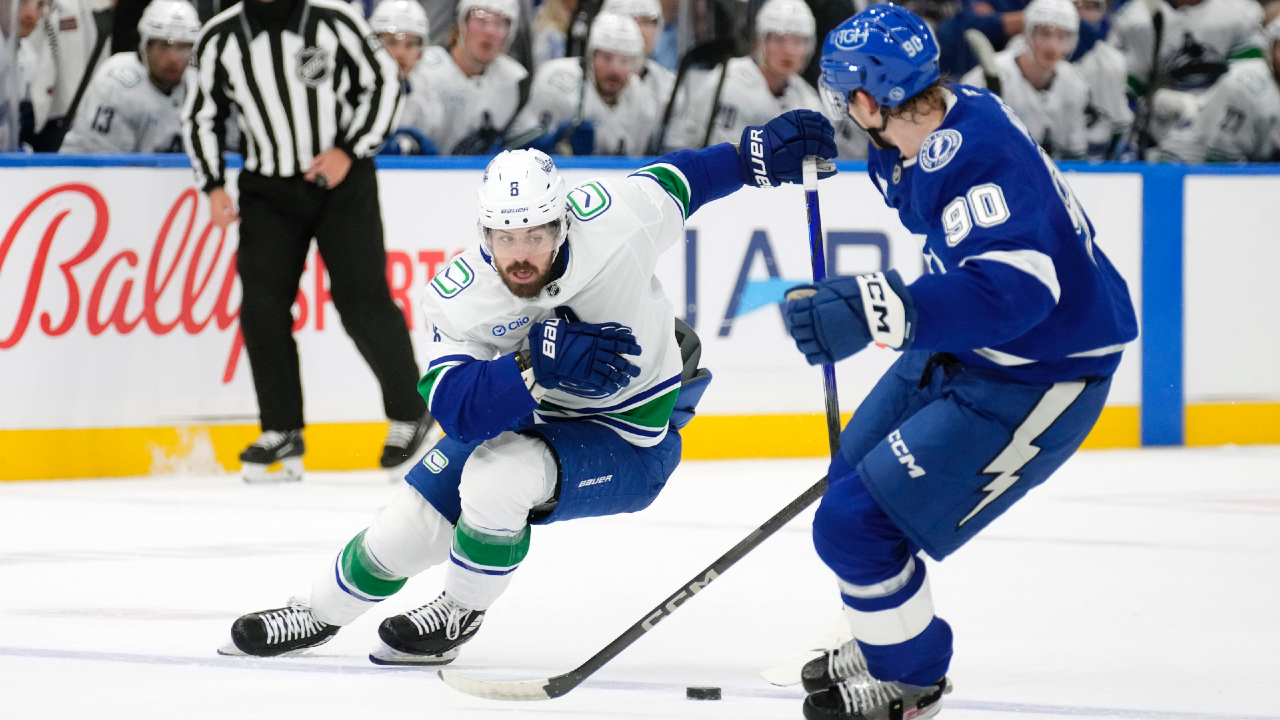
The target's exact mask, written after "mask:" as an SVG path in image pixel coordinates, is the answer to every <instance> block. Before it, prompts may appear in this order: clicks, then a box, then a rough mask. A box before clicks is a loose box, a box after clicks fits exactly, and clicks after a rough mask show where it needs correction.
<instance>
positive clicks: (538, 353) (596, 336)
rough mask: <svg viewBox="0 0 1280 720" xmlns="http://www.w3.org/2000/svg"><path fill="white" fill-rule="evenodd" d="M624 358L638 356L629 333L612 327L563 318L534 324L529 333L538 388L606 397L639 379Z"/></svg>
mask: <svg viewBox="0 0 1280 720" xmlns="http://www.w3.org/2000/svg"><path fill="white" fill-rule="evenodd" d="M623 355H635V356H639V355H640V345H639V344H637V343H636V338H635V336H634V335H632V334H631V330H630V329H628V328H625V327H620V326H618V325H615V324H611V323H582V322H578V323H571V322H567V321H564V320H560V319H555V320H546V321H544V322H539V323H534V324H533V327H532V328H531V329H530V330H529V361H530V365H532V366H533V376H534V378H536V379H537V381H538V384H539V385H541V386H542V387H544V388H546V389H548V390H551V389H554V388H560V389H562V390H564V391H565V392H569V393H572V394H574V395H580V396H582V397H605V396H608V395H612V394H614V393H615V392H617V391H618V390H620V389H622V388H623V387H626V386H627V385H628V384H630V383H631V378H634V377H639V376H640V368H639V367H637V366H636V365H635V364H633V363H632V362H630V361H629V360H627V359H626V358H625V357H623Z"/></svg>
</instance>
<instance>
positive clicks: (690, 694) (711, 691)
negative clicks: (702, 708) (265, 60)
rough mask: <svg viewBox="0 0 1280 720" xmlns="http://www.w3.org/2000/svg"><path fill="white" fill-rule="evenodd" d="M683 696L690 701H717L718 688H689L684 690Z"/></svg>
mask: <svg viewBox="0 0 1280 720" xmlns="http://www.w3.org/2000/svg"><path fill="white" fill-rule="evenodd" d="M684 696H685V697H686V698H688V699H690V700H719V699H720V688H718V687H691V688H685V689H684Z"/></svg>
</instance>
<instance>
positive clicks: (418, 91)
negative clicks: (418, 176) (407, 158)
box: [369, 0, 441, 155]
mask: <svg viewBox="0 0 1280 720" xmlns="http://www.w3.org/2000/svg"><path fill="white" fill-rule="evenodd" d="M369 27H371V28H372V29H373V32H374V33H376V34H377V35H378V39H379V40H380V41H382V47H384V48H386V49H387V53H388V54H390V55H391V57H392V59H393V60H395V61H396V66H397V67H399V68H400V107H401V111H400V123H399V124H398V125H397V126H396V129H395V130H394V131H392V133H391V136H390V137H389V138H387V142H386V144H385V145H384V146H383V148H382V150H380V151H379V154H392V155H438V154H439V153H440V150H439V148H437V147H436V144H435V142H433V141H432V140H431V139H430V138H429V137H427V135H426V129H427V128H435V127H438V126H439V124H440V122H441V113H440V98H439V97H437V96H436V95H435V94H434V93H432V92H431V88H430V87H429V82H428V81H427V79H426V78H425V77H424V76H423V74H422V73H419V72H417V71H418V66H419V63H420V62H421V61H422V51H423V46H424V44H425V43H426V41H427V38H428V37H430V35H431V24H430V21H429V20H428V19H427V11H426V10H423V9H422V5H420V4H419V3H418V1H417V0H382V2H380V3H378V6H377V7H375V8H374V9H373V14H371V15H370V16H369Z"/></svg>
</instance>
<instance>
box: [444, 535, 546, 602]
mask: <svg viewBox="0 0 1280 720" xmlns="http://www.w3.org/2000/svg"><path fill="white" fill-rule="evenodd" d="M529 540H530V535H529V526H528V525H525V526H524V527H522V528H520V529H519V530H514V531H512V530H495V529H490V528H481V527H476V526H475V525H472V524H471V523H470V522H468V521H467V516H466V514H465V513H463V515H462V516H461V517H459V518H458V526H457V528H456V530H455V531H454V535H453V547H452V548H451V549H450V551H449V559H450V560H451V561H452V562H451V563H450V564H449V566H448V569H447V570H446V571H445V583H444V587H445V591H446V592H448V593H449V597H451V598H453V600H454V602H456V603H458V604H459V605H461V606H463V607H465V608H469V609H471V610H487V609H488V608H489V606H490V605H492V604H493V602H494V601H495V600H497V599H498V596H500V595H501V594H502V593H503V591H505V590H506V589H507V586H508V585H510V584H511V573H513V572H515V570H516V568H517V567H519V566H520V563H521V561H523V560H524V558H525V555H528V554H529Z"/></svg>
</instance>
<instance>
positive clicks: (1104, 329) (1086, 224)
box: [867, 85, 1138, 383]
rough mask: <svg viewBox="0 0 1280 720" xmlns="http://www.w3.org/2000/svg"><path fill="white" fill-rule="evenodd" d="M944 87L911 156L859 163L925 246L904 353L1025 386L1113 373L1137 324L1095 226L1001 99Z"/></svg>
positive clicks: (894, 154)
mask: <svg viewBox="0 0 1280 720" xmlns="http://www.w3.org/2000/svg"><path fill="white" fill-rule="evenodd" d="M948 87H949V89H950V90H951V93H950V94H949V95H948V98H947V103H948V110H947V115H946V118H945V119H944V120H943V122H942V125H941V126H940V127H939V128H938V130H937V131H935V132H934V133H933V134H932V135H930V136H929V137H928V139H926V140H925V142H924V144H923V145H922V146H921V148H920V152H919V153H918V154H917V155H916V156H915V157H911V158H906V159H904V158H903V157H902V155H901V153H900V152H899V151H898V150H897V149H889V150H880V149H878V148H876V147H874V146H872V148H871V151H870V154H869V157H868V162H867V169H868V172H869V173H870V175H871V179H872V181H873V182H874V183H875V184H876V187H878V188H879V189H880V191H881V193H882V194H883V195H884V198H885V202H886V203H887V204H888V205H889V206H890V207H893V208H895V209H897V211H898V216H899V218H901V220H902V224H903V225H905V226H906V227H907V229H909V230H910V231H911V232H913V233H917V234H920V235H924V236H926V240H925V245H924V249H923V253H924V260H925V268H926V270H927V273H926V274H925V275H924V276H922V277H921V278H920V279H919V280H917V281H916V282H914V283H912V284H911V285H910V286H909V288H910V292H911V297H912V299H913V301H914V303H915V308H916V313H917V316H916V328H915V339H914V341H913V343H912V345H911V348H912V349H915V350H931V351H935V352H950V353H953V354H954V355H956V356H957V357H958V358H960V360H961V361H963V362H964V363H966V364H968V365H973V366H978V367H985V368H995V369H999V370H1001V371H1004V372H1005V373H1007V374H1008V375H1009V376H1011V377H1013V378H1014V379H1016V380H1019V381H1021V382H1027V383H1054V382H1061V381H1066V380H1073V379H1076V378H1081V377H1087V376H1109V375H1111V374H1112V373H1114V372H1115V369H1116V367H1117V366H1118V365H1119V363H1120V353H1121V351H1122V350H1123V349H1124V345H1125V344H1126V343H1128V342H1131V341H1132V340H1133V339H1134V338H1136V337H1137V336H1138V324H1137V319H1136V318H1135V316H1134V311H1133V303H1132V302H1131V301H1130V299H1129V290H1128V287H1127V285H1126V284H1125V281H1124V279H1123V278H1121V277H1120V274H1119V273H1118V272H1116V270H1115V268H1114V267H1112V265H1111V262H1110V261H1109V260H1108V259H1107V256H1106V255H1105V254H1103V252H1102V249H1101V248H1100V247H1098V244H1097V242H1096V240H1095V236H1094V228H1093V224H1092V223H1091V222H1090V221H1089V217H1088V216H1087V215H1085V212H1084V209H1083V208H1082V207H1081V206H1080V203H1079V201H1077V200H1076V198H1075V195H1074V194H1073V193H1072V192H1071V187H1070V186H1069V185H1068V184H1067V182H1066V180H1065V179H1063V177H1062V175H1061V174H1060V173H1059V172H1058V169H1057V167H1055V166H1054V164H1053V161H1052V160H1050V159H1049V157H1048V156H1047V155H1045V154H1044V153H1043V152H1042V151H1041V150H1040V148H1039V146H1037V145H1036V142H1035V141H1034V140H1033V139H1032V138H1031V136H1030V134H1029V133H1027V131H1026V128H1024V127H1023V126H1022V123H1021V122H1020V121H1019V120H1018V119H1017V118H1016V117H1015V116H1014V115H1013V113H1012V111H1010V110H1009V108H1008V107H1007V106H1005V105H1004V103H1002V102H1001V101H1000V99H999V98H998V97H996V96H995V95H992V94H991V93H990V92H988V91H986V90H980V89H977V88H971V87H968V86H965V85H950V86H948Z"/></svg>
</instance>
